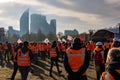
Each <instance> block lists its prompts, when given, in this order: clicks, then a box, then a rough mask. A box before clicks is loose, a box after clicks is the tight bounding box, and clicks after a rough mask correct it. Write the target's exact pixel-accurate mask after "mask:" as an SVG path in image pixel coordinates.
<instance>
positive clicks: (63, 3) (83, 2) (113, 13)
mask: <svg viewBox="0 0 120 80" xmlns="http://www.w3.org/2000/svg"><path fill="white" fill-rule="evenodd" d="M28 8H29V9H30V14H32V13H37V14H42V15H45V16H46V18H47V21H48V23H50V20H51V19H56V20H57V32H63V31H64V30H65V29H67V30H73V29H77V30H78V31H79V32H80V33H81V32H88V30H89V29H102V28H109V27H114V26H116V25H117V24H118V23H119V22H120V0H0V26H1V27H5V28H6V29H8V26H13V28H14V29H17V30H19V24H20V23H19V20H20V17H21V15H22V13H23V12H24V11H25V10H26V9H28Z"/></svg>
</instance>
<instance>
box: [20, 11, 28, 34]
mask: <svg viewBox="0 0 120 80" xmlns="http://www.w3.org/2000/svg"><path fill="white" fill-rule="evenodd" d="M26 33H29V9H27V10H26V11H24V13H23V14H22V16H21V18H20V36H22V35H24V34H26Z"/></svg>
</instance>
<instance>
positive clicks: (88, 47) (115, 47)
mask: <svg viewBox="0 0 120 80" xmlns="http://www.w3.org/2000/svg"><path fill="white" fill-rule="evenodd" d="M40 58H41V59H42V60H44V61H45V60H46V58H48V59H50V61H51V64H50V69H49V75H50V76H51V77H52V76H53V75H52V68H53V64H54V62H55V64H56V68H57V71H58V75H60V74H61V73H62V71H61V70H60V68H59V59H61V62H62V63H63V65H64V68H65V70H66V72H67V73H68V76H67V80H88V78H87V72H86V71H87V69H88V67H89V63H90V61H92V62H93V63H94V65H95V71H96V78H97V80H120V40H119V39H117V38H114V39H113V41H106V42H100V41H98V42H93V41H89V42H87V43H84V42H83V41H81V40H80V38H78V37H75V38H74V39H73V40H72V42H62V43H61V42H58V41H53V42H52V43H47V44H46V43H35V42H34V43H29V42H27V41H24V42H21V43H17V44H11V43H8V42H5V43H0V62H1V63H3V61H5V62H10V60H12V61H13V63H14V69H13V74H12V75H11V80H15V75H16V73H17V70H19V72H20V74H21V80H27V76H28V73H29V72H30V70H31V63H32V62H34V63H35V64H36V65H37V64H38V62H39V59H40Z"/></svg>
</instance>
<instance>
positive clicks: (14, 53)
mask: <svg viewBox="0 0 120 80" xmlns="http://www.w3.org/2000/svg"><path fill="white" fill-rule="evenodd" d="M16 54H17V53H16V52H13V53H12V55H13V62H17V60H16V59H15V57H16Z"/></svg>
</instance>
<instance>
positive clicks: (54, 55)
mask: <svg viewBox="0 0 120 80" xmlns="http://www.w3.org/2000/svg"><path fill="white" fill-rule="evenodd" d="M50 57H51V58H52V57H57V53H56V48H51V49H50Z"/></svg>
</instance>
